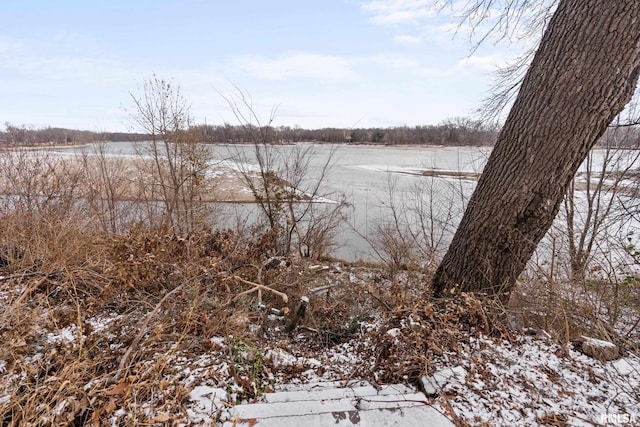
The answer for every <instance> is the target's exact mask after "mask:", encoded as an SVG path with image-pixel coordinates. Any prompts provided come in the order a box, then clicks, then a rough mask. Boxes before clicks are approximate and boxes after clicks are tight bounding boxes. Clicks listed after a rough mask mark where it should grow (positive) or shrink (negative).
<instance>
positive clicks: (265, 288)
mask: <svg viewBox="0 0 640 427" xmlns="http://www.w3.org/2000/svg"><path fill="white" fill-rule="evenodd" d="M232 279H235V280H237V281H239V282H242V283H246V284H247V285H251V286H253V288H251V289H249V290H248V291H244V292H240V293H239V294H238V295H236V296H235V297H233V298H232V299H231V301H236V300H237V299H238V298H240V297H242V296H244V295H248V294H250V293H253V292H258V296H259V298H258V300H260V301H262V293H261V292H262V291H268V292H271V293H273V294H275V295H277V296H279V297H280V298H282V301H284V302H285V303H287V302H288V301H289V297H288V296H287V294H285V293H283V292H280V291H276V290H275V289H273V288H270V287H268V286H265V285H261V284H260V283H255V282H251V281H249V280H246V279H243V278H242V277H240V276H233V277H232ZM231 301H229V302H228V303H227V304H225V305H229V304H230V303H231Z"/></svg>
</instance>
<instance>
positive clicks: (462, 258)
mask: <svg viewBox="0 0 640 427" xmlns="http://www.w3.org/2000/svg"><path fill="white" fill-rule="evenodd" d="M639 70H640V2H638V1H637V0H620V1H611V0H561V1H560V2H559V5H558V8H557V9H556V12H555V13H554V15H553V17H552V19H551V21H550V23H549V26H548V27H547V29H546V31H545V34H544V36H543V38H542V40H541V42H540V46H539V48H538V50H537V52H536V54H535V57H534V59H533V61H532V63H531V66H530V67H529V70H528V71H527V74H526V76H525V79H524V81H523V83H522V86H521V88H520V92H519V93H518V96H517V98H516V100H515V102H514V105H513V107H512V109H511V111H510V113H509V116H508V117H507V120H506V122H505V125H504V127H503V129H502V131H501V132H500V135H499V136H498V140H497V142H496V145H495V148H494V149H493V152H492V153H491V156H490V157H489V161H488V162H487V165H486V166H485V169H484V172H483V174H482V176H481V177H480V180H479V182H478V186H477V187H476V190H475V191H474V193H473V195H472V196H471V199H470V200H469V205H468V207H467V210H466V211H465V214H464V216H463V218H462V221H461V223H460V226H459V227H458V230H457V232H456V234H455V236H454V238H453V240H452V242H451V245H450V247H449V250H448V251H447V253H446V254H445V256H444V258H443V260H442V263H441V265H440V266H439V268H438V270H437V271H436V274H435V277H434V280H433V291H434V296H435V297H442V296H451V295H453V294H456V293H457V292H460V291H463V292H481V293H486V294H488V295H490V296H492V297H499V298H500V299H502V300H506V299H508V296H509V294H510V292H511V290H512V288H513V286H514V285H515V283H516V280H517V278H518V276H519V275H520V273H522V271H523V270H524V267H525V265H526V263H527V261H528V260H529V258H530V257H531V255H532V254H533V252H534V250H535V248H536V246H537V245H538V242H539V241H540V240H541V239H542V237H543V236H544V235H545V233H546V232H547V230H548V229H549V227H550V226H551V225H552V223H553V220H554V218H555V217H556V214H557V212H558V210H559V208H560V204H561V202H562V198H563V196H564V194H565V192H566V190H567V188H568V186H569V184H570V182H571V180H572V178H573V176H574V175H575V173H576V171H577V169H578V167H579V166H580V164H581V163H582V161H583V160H584V159H585V157H586V156H587V154H588V152H589V150H590V149H591V148H592V146H593V145H594V144H595V142H596V141H597V139H598V138H599V137H600V136H601V135H602V134H603V132H604V131H605V129H606V127H607V125H608V124H609V123H610V122H611V121H612V120H613V119H614V117H615V116H616V115H617V114H618V113H619V112H620V111H621V110H622V109H623V108H624V106H625V105H626V104H627V103H628V102H629V100H630V99H631V96H632V95H633V92H634V89H635V87H636V83H637V81H638V72H639Z"/></svg>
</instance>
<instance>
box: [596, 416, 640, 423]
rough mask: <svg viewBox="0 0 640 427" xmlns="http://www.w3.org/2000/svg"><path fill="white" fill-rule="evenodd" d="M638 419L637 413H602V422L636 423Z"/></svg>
mask: <svg viewBox="0 0 640 427" xmlns="http://www.w3.org/2000/svg"><path fill="white" fill-rule="evenodd" d="M638 421H639V420H638V415H636V414H600V422H601V423H602V424H611V425H616V424H617V425H627V424H631V425H636V424H637V422H638Z"/></svg>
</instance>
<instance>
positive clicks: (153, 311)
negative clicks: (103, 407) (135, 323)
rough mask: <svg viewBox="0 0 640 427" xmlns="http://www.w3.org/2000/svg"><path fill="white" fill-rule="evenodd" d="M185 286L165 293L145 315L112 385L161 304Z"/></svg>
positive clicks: (121, 361) (121, 360)
mask: <svg viewBox="0 0 640 427" xmlns="http://www.w3.org/2000/svg"><path fill="white" fill-rule="evenodd" d="M186 284H187V282H185V283H183V284H182V285H180V286H178V287H176V288H174V289H173V290H171V291H170V292H167V294H166V295H165V296H163V297H162V299H161V300H160V302H158V304H156V306H155V308H154V309H153V310H152V311H151V312H150V313H149V314H147V316H146V317H145V319H144V322H142V326H141V327H140V332H138V335H136V337H135V338H134V339H133V342H132V343H131V345H130V346H129V348H128V349H127V351H126V353H125V354H124V356H122V359H120V364H119V365H118V370H117V371H116V375H115V376H114V377H113V379H112V382H113V383H117V382H118V380H119V379H120V376H121V375H122V371H123V370H124V366H125V364H126V363H127V360H128V359H129V356H130V355H131V352H133V350H134V349H135V348H136V346H137V345H138V344H139V343H140V340H142V337H144V336H145V334H146V333H147V330H148V328H149V322H150V321H151V319H152V318H153V316H155V315H156V314H157V313H158V312H159V311H160V308H161V307H162V304H164V302H165V301H166V300H167V298H169V297H170V296H172V295H173V294H176V293H177V292H179V291H180V290H181V289H182V288H183V287H184V285H186Z"/></svg>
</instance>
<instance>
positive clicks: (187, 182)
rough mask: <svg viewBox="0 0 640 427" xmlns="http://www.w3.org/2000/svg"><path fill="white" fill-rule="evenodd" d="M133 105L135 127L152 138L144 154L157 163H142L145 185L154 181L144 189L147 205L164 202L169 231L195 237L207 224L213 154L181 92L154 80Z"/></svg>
mask: <svg viewBox="0 0 640 427" xmlns="http://www.w3.org/2000/svg"><path fill="white" fill-rule="evenodd" d="M131 99H132V101H133V108H132V111H131V112H130V116H131V119H132V121H133V122H134V123H135V124H136V125H137V127H138V128H139V129H140V130H141V131H143V132H145V133H147V134H148V135H150V141H149V142H148V143H147V144H146V145H144V149H143V150H142V152H141V153H140V154H142V155H143V156H147V157H149V158H150V159H151V165H150V166H149V165H147V163H145V162H144V161H141V162H139V166H140V167H141V168H147V169H148V170H147V171H143V173H142V174H141V176H140V179H145V178H146V179H148V178H151V179H152V181H151V182H150V183H149V184H150V185H149V186H143V187H146V188H144V190H145V193H144V195H143V197H144V198H146V200H147V201H153V200H155V199H156V197H159V200H160V201H161V202H162V204H163V208H164V210H165V214H166V216H165V218H166V222H167V223H168V225H169V226H170V227H172V228H173V229H175V230H176V231H179V232H184V231H190V230H192V229H193V228H195V227H197V226H198V224H199V223H201V222H202V220H203V219H204V212H202V209H203V208H204V205H203V204H202V203H201V202H202V196H203V194H202V192H203V191H204V177H203V174H204V171H205V170H206V169H207V168H208V167H209V166H210V159H211V157H212V153H211V151H210V149H209V147H207V146H205V145H203V144H200V141H199V140H198V136H197V134H196V133H195V132H194V131H193V130H191V129H190V125H191V122H192V119H191V114H190V112H189V106H188V104H187V101H186V100H185V98H184V97H183V96H182V93H181V91H180V87H179V86H174V84H173V83H171V82H169V81H167V80H164V79H161V78H159V77H157V76H153V77H152V78H150V79H149V80H147V81H145V82H144V84H143V87H142V93H141V94H140V95H134V94H131Z"/></svg>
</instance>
